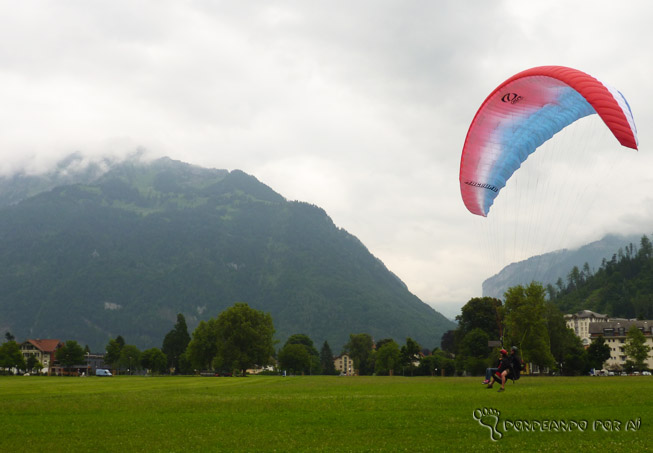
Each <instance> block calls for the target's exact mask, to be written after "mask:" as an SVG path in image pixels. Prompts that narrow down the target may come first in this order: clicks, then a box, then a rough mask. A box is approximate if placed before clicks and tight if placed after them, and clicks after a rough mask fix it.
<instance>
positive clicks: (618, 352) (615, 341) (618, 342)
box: [589, 319, 653, 370]
mask: <svg viewBox="0 0 653 453" xmlns="http://www.w3.org/2000/svg"><path fill="white" fill-rule="evenodd" d="M633 325H635V326H637V327H638V328H639V330H641V331H642V333H643V334H644V336H645V337H646V344H647V346H648V347H650V348H651V351H653V320H644V321H637V320H627V319H612V320H609V321H603V322H594V323H591V324H590V326H589V331H590V338H591V339H594V338H598V337H599V336H601V335H603V338H604V339H605V343H606V344H607V345H608V346H610V358H609V359H608V360H607V361H606V362H605V365H604V366H605V367H606V368H607V369H613V370H615V369H621V368H622V367H623V365H624V364H625V363H626V360H627V359H628V357H626V354H625V352H624V345H625V343H626V335H627V334H628V329H630V328H631V327H632V326H633ZM646 364H647V367H648V368H650V369H653V354H651V353H649V356H648V360H647V361H646Z"/></svg>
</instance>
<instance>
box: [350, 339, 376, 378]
mask: <svg viewBox="0 0 653 453" xmlns="http://www.w3.org/2000/svg"><path fill="white" fill-rule="evenodd" d="M373 346H374V341H373V340H372V337H371V336H370V335H369V334H366V333H358V334H350V335H349V341H348V342H347V344H345V346H344V350H345V352H347V353H348V354H349V356H350V357H351V359H352V360H353V361H354V368H355V369H356V370H358V374H359V375H366V374H372V371H373V369H374V365H373V363H372V360H371V359H372V347H373Z"/></svg>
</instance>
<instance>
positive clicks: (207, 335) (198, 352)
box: [187, 319, 219, 370]
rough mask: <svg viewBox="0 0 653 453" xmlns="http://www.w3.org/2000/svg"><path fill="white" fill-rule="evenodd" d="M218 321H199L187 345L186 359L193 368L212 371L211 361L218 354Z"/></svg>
mask: <svg viewBox="0 0 653 453" xmlns="http://www.w3.org/2000/svg"><path fill="white" fill-rule="evenodd" d="M218 337H219V332H218V320H217V319H209V320H208V321H200V323H199V324H198V326H197V327H196V328H195V330H194V331H193V339H192V340H190V343H188V348H187V357H188V360H189V361H190V363H191V365H192V367H193V368H195V369H197V370H212V369H213V368H214V367H213V359H214V358H215V356H216V354H217V353H218Z"/></svg>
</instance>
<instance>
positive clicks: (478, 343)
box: [456, 328, 490, 376]
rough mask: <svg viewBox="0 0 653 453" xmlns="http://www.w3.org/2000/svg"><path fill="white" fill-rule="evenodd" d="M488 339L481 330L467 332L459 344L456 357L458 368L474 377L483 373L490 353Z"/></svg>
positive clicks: (485, 333)
mask: <svg viewBox="0 0 653 453" xmlns="http://www.w3.org/2000/svg"><path fill="white" fill-rule="evenodd" d="M489 338H490V337H489V336H488V334H487V332H486V331H485V330H483V329H480V328H476V329H473V330H471V331H469V332H468V333H467V334H466V335H465V337H464V338H463V339H462V341H461V342H460V348H459V352H460V353H459V354H458V355H457V356H456V361H457V363H458V365H459V367H460V368H463V369H465V370H466V371H467V372H468V373H471V374H473V375H475V376H476V375H481V374H483V373H485V369H486V368H487V365H488V363H487V358H488V355H489V353H490V348H489V347H488V340H489Z"/></svg>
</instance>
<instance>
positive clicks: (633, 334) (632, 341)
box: [624, 325, 651, 371]
mask: <svg viewBox="0 0 653 453" xmlns="http://www.w3.org/2000/svg"><path fill="white" fill-rule="evenodd" d="M650 350H651V348H650V347H649V346H648V345H647V344H646V337H645V336H644V334H643V333H642V331H641V330H639V328H638V327H637V326H636V325H632V326H631V327H630V329H628V332H627V333H626V344H625V345H624V352H625V353H626V355H627V356H628V358H629V359H630V360H632V361H633V363H634V366H635V368H636V369H638V370H640V371H642V370H645V369H646V360H647V359H648V353H649V351H650Z"/></svg>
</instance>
